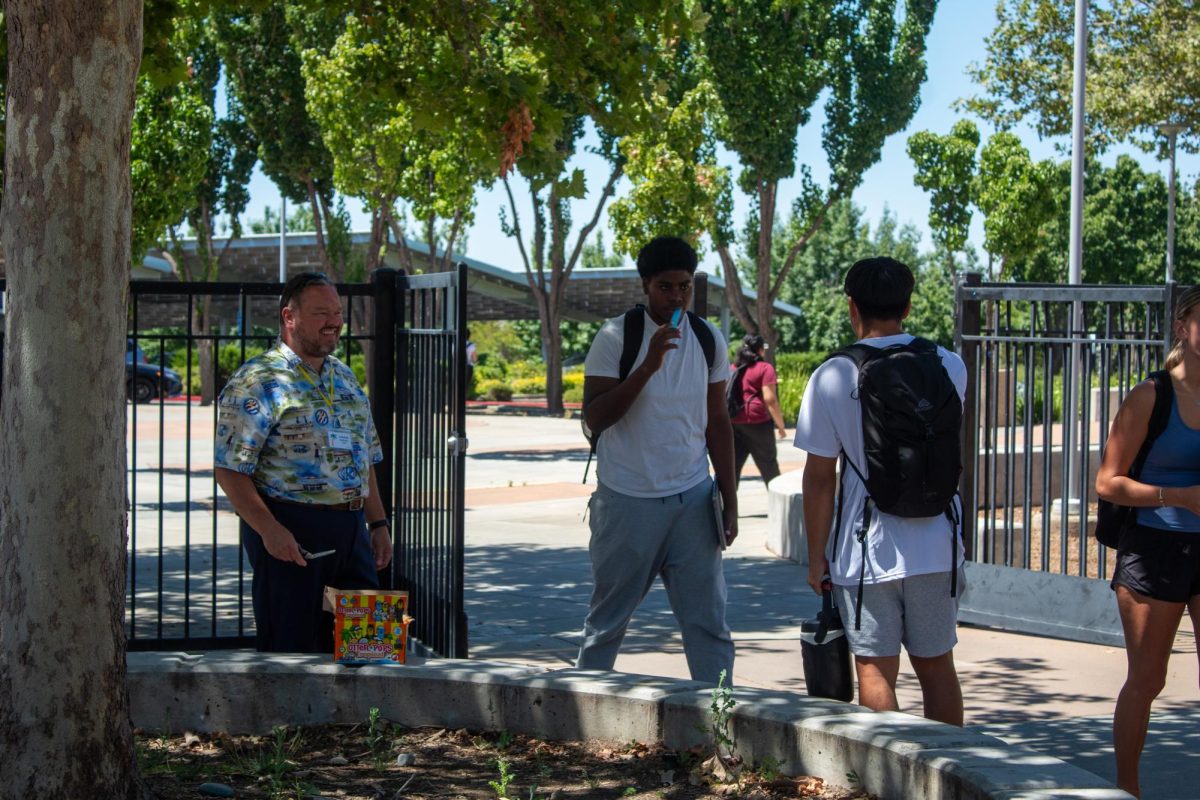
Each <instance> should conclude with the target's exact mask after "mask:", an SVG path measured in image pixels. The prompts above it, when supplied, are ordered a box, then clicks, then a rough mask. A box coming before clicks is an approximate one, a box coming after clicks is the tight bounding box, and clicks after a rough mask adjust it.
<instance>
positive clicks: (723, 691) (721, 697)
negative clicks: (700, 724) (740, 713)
mask: <svg viewBox="0 0 1200 800" xmlns="http://www.w3.org/2000/svg"><path fill="white" fill-rule="evenodd" d="M736 705H737V701H736V700H734V699H733V689H732V687H729V686H726V685H725V670H721V674H720V675H719V676H718V677H717V686H716V688H715V689H713V692H712V703H710V704H709V707H708V710H709V730H708V732H709V733H710V734H711V735H712V740H713V744H715V745H716V746H717V751H718V753H719V752H720V751H721V749H722V748H724V749H725V751H726V752H727V753H728V754H729V755H733V752H734V750H736V749H737V742H736V741H734V739H733V735H732V734H731V733H730V730H729V724H730V721H731V719H732V716H733V715H732V713H731V712H732V711H733V707H734V706H736Z"/></svg>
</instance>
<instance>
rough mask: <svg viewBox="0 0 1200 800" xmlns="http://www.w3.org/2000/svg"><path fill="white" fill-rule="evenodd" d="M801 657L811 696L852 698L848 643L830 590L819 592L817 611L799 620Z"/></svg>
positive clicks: (849, 699) (852, 686)
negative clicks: (819, 609) (819, 601)
mask: <svg viewBox="0 0 1200 800" xmlns="http://www.w3.org/2000/svg"><path fill="white" fill-rule="evenodd" d="M800 657H801V658H802V659H803V661H804V683H805V684H806V685H807V687H808V694H809V696H810V697H828V698H829V699H831V700H841V701H843V702H847V703H848V702H850V701H851V700H853V699H854V679H853V677H852V676H851V672H850V643H849V642H847V641H846V629H845V627H844V626H843V625H842V618H841V615H840V614H838V610H837V606H835V605H834V604H833V592H831V591H829V590H825V591H823V592H822V593H821V611H820V613H819V614H817V616H816V617H815V618H814V619H806V620H803V621H802V622H801V623H800Z"/></svg>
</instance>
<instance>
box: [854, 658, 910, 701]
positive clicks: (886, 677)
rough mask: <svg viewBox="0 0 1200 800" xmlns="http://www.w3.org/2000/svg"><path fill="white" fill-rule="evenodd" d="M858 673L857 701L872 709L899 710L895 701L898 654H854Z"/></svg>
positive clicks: (855, 667) (898, 667)
mask: <svg viewBox="0 0 1200 800" xmlns="http://www.w3.org/2000/svg"><path fill="white" fill-rule="evenodd" d="M854 670H855V672H857V673H858V703H859V705H863V706H866V707H867V708H869V709H871V710H872V711H899V710H900V706H899V705H898V704H897V703H896V676H897V675H898V674H899V673H900V656H855V657H854Z"/></svg>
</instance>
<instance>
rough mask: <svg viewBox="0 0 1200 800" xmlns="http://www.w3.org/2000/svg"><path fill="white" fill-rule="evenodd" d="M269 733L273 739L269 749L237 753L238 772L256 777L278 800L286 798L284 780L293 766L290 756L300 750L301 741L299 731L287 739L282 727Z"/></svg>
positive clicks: (285, 729)
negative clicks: (266, 785)
mask: <svg viewBox="0 0 1200 800" xmlns="http://www.w3.org/2000/svg"><path fill="white" fill-rule="evenodd" d="M271 733H272V736H273V739H272V742H271V744H270V746H269V747H266V748H258V749H256V750H255V751H254V752H252V753H245V752H239V753H238V771H239V772H241V773H242V774H249V775H254V776H257V777H258V778H259V779H260V780H262V781H264V782H265V783H267V784H268V785H269V793H270V795H271V797H274V798H278V797H284V796H286V789H285V787H284V778H285V777H286V776H287V772H288V770H289V769H290V768H291V767H292V766H294V763H293V762H292V760H291V756H292V755H293V754H294V753H295V752H296V751H297V750H299V749H300V746H301V744H302V743H303V739H302V737H301V734H300V731H296V733H295V735H294V736H292V737H291V738H289V737H288V729H287V728H286V727H284V726H283V725H277V726H275V727H274V728H272V729H271Z"/></svg>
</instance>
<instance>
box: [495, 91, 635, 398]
mask: <svg viewBox="0 0 1200 800" xmlns="http://www.w3.org/2000/svg"><path fill="white" fill-rule="evenodd" d="M568 102H569V101H568ZM564 122H565V124H564V128H563V131H562V132H561V134H560V136H559V139H558V141H557V142H556V143H555V149H554V151H553V153H551V154H549V158H547V157H546V154H541V155H542V157H541V158H536V157H533V154H530V157H529V158H527V159H519V160H518V161H517V171H518V173H519V174H520V175H521V176H522V177H524V178H525V182H526V184H527V188H528V195H529V200H530V213H529V216H528V217H526V222H527V227H528V228H529V230H528V231H526V230H523V229H522V225H521V213H520V212H519V210H518V208H517V202H516V196H515V195H514V194H513V189H512V181H510V180H509V178H508V176H504V177H503V178H502V180H503V181H504V191H505V194H506V195H507V196H508V209H507V211H504V210H502V212H501V214H502V215H501V227H502V228H503V230H504V232H505V233H506V234H507V235H508V236H511V237H512V238H513V239H515V240H516V242H517V246H518V250H519V252H520V254H521V263H522V265H523V266H524V267H525V278H526V280H527V281H528V282H529V287H530V290H531V291H532V292H533V298H534V301H535V302H536V303H537V308H538V321H539V327H540V331H541V340H542V353H543V354H544V355H545V359H546V408H547V409H548V410H549V411H550V412H551V413H553V414H561V413H562V411H563V398H562V333H561V332H562V324H563V319H562V302H563V295H564V294H565V292H566V289H567V282H568V281H569V280H570V278H571V273H573V272H574V271H575V268H576V267H577V266H579V263H580V258H581V256H582V254H583V247H584V245H585V244H586V242H587V239H588V236H589V235H590V234H591V233H592V231H593V230H594V229H595V227H596V224H597V223H598V222H599V221H600V214H601V212H602V211H603V210H604V205H605V203H606V202H607V201H608V199H609V198H610V197H612V195H613V192H614V190H615V187H616V183H617V181H618V180H620V178H621V174H622V172H623V169H624V159H622V158H621V156H620V154H619V152H618V151H617V149H616V146H615V143H614V142H613V140H612V138H611V137H607V136H603V137H602V141H603V145H602V146H601V147H600V148H598V152H599V153H600V154H601V155H603V156H604V158H605V160H606V161H607V163H608V165H609V174H608V179H607V181H606V182H605V184H604V186H603V188H602V189H601V190H600V193H599V196H598V197H596V198H594V199H593V205H592V209H591V212H590V215H589V218H588V220H587V222H586V223H584V225H583V227H582V228H580V229H579V230H578V231H577V232H576V233H575V236H574V241H573V242H572V241H571V238H572V230H571V228H572V225H571V223H572V217H571V201H573V200H584V199H585V198H586V196H587V186H586V184H585V179H584V175H583V171H582V170H580V169H572V170H571V171H570V172H568V171H567V170H568V162H569V160H570V159H571V157H572V156H573V155H574V154H575V151H576V148H577V147H578V146H579V140H580V138H581V137H582V135H583V128H584V118H583V117H582V116H578V115H576V116H569V117H566V118H565V121H564ZM526 236H528V239H529V241H528V244H527V243H526Z"/></svg>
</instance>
